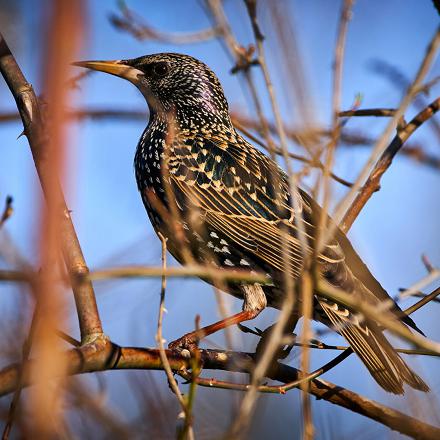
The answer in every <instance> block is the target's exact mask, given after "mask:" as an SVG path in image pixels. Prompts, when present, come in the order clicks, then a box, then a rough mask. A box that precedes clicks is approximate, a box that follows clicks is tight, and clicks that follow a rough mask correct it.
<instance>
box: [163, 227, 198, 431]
mask: <svg viewBox="0 0 440 440" xmlns="http://www.w3.org/2000/svg"><path fill="white" fill-rule="evenodd" d="M158 235H159V238H160V241H161V243H162V283H161V288H160V304H159V316H158V318H157V332H156V343H157V346H158V348H159V356H160V359H161V361H162V365H163V369H164V371H165V374H166V376H167V379H168V384H169V385H170V388H171V389H172V391H173V393H174V394H175V396H176V399H177V401H178V402H179V405H180V407H181V408H182V411H183V413H184V416H185V431H186V433H187V434H188V437H189V438H190V439H192V438H194V433H193V430H192V426H191V421H190V414H188V408H187V405H186V402H185V400H184V398H183V396H182V393H181V392H180V389H179V385H178V384H177V381H176V379H175V378H174V374H173V370H172V369H171V366H170V362H169V361H168V357H167V354H166V352H165V347H164V340H163V336H162V322H163V313H164V309H165V290H166V275H165V272H166V268H167V260H166V254H167V238H165V237H164V236H163V235H162V234H161V233H159V234H158Z"/></svg>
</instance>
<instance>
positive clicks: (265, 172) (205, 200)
mask: <svg viewBox="0 0 440 440" xmlns="http://www.w3.org/2000/svg"><path fill="white" fill-rule="evenodd" d="M76 65H79V66H82V67H87V68H89V69H94V70H99V71H103V72H106V73H110V74H113V75H116V76H119V77H122V78H125V79H127V80H128V81H130V82H132V83H133V84H134V85H135V86H136V87H137V88H138V89H139V90H140V92H141V93H142V94H143V96H144V97H145V99H146V101H147V103H148V106H149V110H150V119H149V122H148V125H147V127H146V129H145V131H144V132H143V134H142V137H141V139H140V141H139V144H138V147H137V150H136V155H135V160H134V166H135V173H136V181H137V185H138V188H139V192H140V194H141V196H142V200H143V203H144V205H145V208H146V210H147V212H148V215H149V218H150V220H151V223H152V224H153V227H154V229H155V230H156V232H160V233H161V234H163V235H164V236H166V237H167V238H168V250H169V251H170V252H171V254H172V255H173V256H174V257H175V258H176V259H177V260H178V261H179V262H181V263H182V264H185V263H191V262H194V261H195V262H197V263H201V264H210V265H214V266H215V267H219V268H227V269H234V268H241V269H249V270H251V271H255V272H261V273H263V274H267V276H268V277H269V278H270V280H271V281H270V283H269V284H258V283H250V282H248V283H246V282H235V283H234V282H228V283H227V285H226V286H225V290H226V291H227V292H228V293H230V294H232V295H234V296H236V297H238V298H241V299H243V310H242V312H240V313H238V314H236V315H233V316H232V317H230V318H227V319H225V320H222V321H219V322H217V323H215V324H212V325H210V326H207V327H204V328H203V329H202V333H200V334H202V335H203V336H206V335H208V334H211V333H213V332H215V331H217V330H219V329H222V328H224V327H226V326H228V325H232V324H238V323H240V322H243V321H246V320H250V319H253V318H255V317H256V316H257V315H258V314H259V313H260V312H261V311H262V310H263V309H264V308H265V307H266V306H271V307H275V308H280V307H281V306H282V303H283V298H284V297H285V289H284V287H283V286H284V284H285V283H284V280H285V276H286V274H287V276H290V277H291V278H292V279H293V280H296V279H298V277H300V275H301V272H302V270H303V268H304V264H305V258H306V256H307V255H310V254H311V252H312V249H313V247H314V240H315V234H316V233H315V231H316V228H317V222H318V219H319V218H320V214H321V208H320V206H319V205H318V204H317V203H316V202H315V201H314V200H313V199H312V198H311V197H310V196H309V195H308V194H307V193H305V192H304V191H302V190H301V189H298V191H297V192H296V193H294V194H292V193H291V191H290V189H289V183H288V178H287V175H286V174H285V173H284V171H283V170H282V169H281V168H280V167H279V166H278V165H277V164H276V163H275V162H274V161H272V160H271V159H269V158H268V157H267V156H265V155H264V154H263V153H262V152H260V151H259V150H258V149H256V148H254V147H253V146H252V145H251V144H250V143H249V142H248V141H247V140H245V139H244V138H243V137H242V136H240V134H239V133H237V131H236V130H235V128H234V126H233V124H232V122H231V118H230V115H229V109H228V103H227V100H226V98H225V95H224V92H223V89H222V86H221V84H220V82H219V80H218V78H217V77H216V75H215V74H214V73H213V72H212V70H211V69H210V68H209V67H208V66H206V65H205V64H204V63H202V62H200V61H198V60H197V59H195V58H192V57H190V56H187V55H181V54H175V53H160V54H154V55H147V56H143V57H140V58H135V59H129V60H118V61H85V62H80V63H76ZM293 207H295V208H293ZM329 221H330V222H331V220H330V219H329ZM301 235H302V237H301ZM304 243H305V244H306V247H307V249H306V250H304ZM316 264H317V266H318V268H319V271H320V274H321V275H322V277H323V279H325V280H327V282H329V283H330V284H331V285H333V286H336V287H338V288H340V289H343V290H344V291H346V292H348V293H350V294H353V295H357V296H358V297H360V298H362V299H363V300H364V301H367V302H369V303H370V304H373V305H375V304H379V303H381V302H383V301H392V300H391V298H390V297H389V295H388V294H387V293H386V291H385V290H384V289H383V288H382V287H381V285H380V284H379V282H378V281H377V280H376V279H375V278H374V277H373V275H372V274H371V273H370V271H369V270H368V268H367V267H366V266H365V264H364V263H363V262H362V261H361V259H360V257H359V256H358V255H357V253H356V252H355V251H354V249H353V247H352V246H351V244H350V242H349V240H348V239H347V237H346V236H345V235H344V233H343V232H342V231H341V230H339V229H338V228H336V233H335V235H334V238H333V239H332V240H331V241H329V242H328V243H327V245H326V246H325V247H324V248H323V249H322V251H321V252H320V254H319V255H318V257H317V262H316ZM313 301H314V303H313V305H314V319H316V320H318V321H320V322H322V323H324V324H326V325H327V326H329V327H331V328H333V329H335V330H336V331H337V332H338V333H340V334H341V335H342V336H343V337H344V338H345V339H346V340H347V341H348V343H349V344H350V346H351V347H352V349H353V351H354V352H355V353H356V354H357V355H358V356H359V357H360V359H361V360H362V362H363V363H364V364H365V366H366V367H367V368H368V370H369V371H370V373H371V375H372V376H373V377H374V379H375V380H376V381H377V382H378V384H379V385H380V386H381V387H382V388H384V389H385V390H387V391H389V392H392V393H395V394H403V392H404V389H403V384H404V383H407V384H409V385H410V386H411V387H413V388H415V389H417V390H421V391H428V386H427V385H426V384H425V383H424V382H423V380H422V379H421V378H420V377H419V376H418V375H417V374H415V373H414V372H413V371H412V370H411V369H410V368H409V367H408V366H407V364H406V363H405V362H404V361H403V359H402V358H401V357H400V356H399V354H398V353H397V352H396V351H395V350H394V348H393V347H392V346H391V344H390V343H389V342H388V340H387V339H386V338H385V336H384V335H383V333H382V330H381V328H380V326H379V325H378V324H377V323H376V322H375V321H373V320H371V319H366V318H365V319H360V318H359V316H358V315H357V314H355V313H352V311H351V310H349V309H347V308H346V307H344V306H342V305H340V304H337V303H334V302H331V301H328V300H326V299H324V298H323V297H321V296H320V295H319V292H315V294H314V298H313ZM299 309H300V307H296V311H293V312H292V313H297V310H299ZM393 312H394V314H395V316H396V322H399V323H400V324H401V325H402V327H403V326H406V325H408V326H410V327H412V328H413V329H415V330H417V331H419V330H418V328H417V326H416V325H415V323H414V322H413V321H412V319H410V318H409V317H408V316H405V315H404V314H403V312H402V311H401V310H400V309H399V307H398V306H397V304H395V303H394V305H393ZM200 334H199V335H200ZM194 340H195V335H194V333H189V334H187V335H185V336H184V337H182V338H181V339H179V340H178V341H176V342H175V343H172V344H171V347H172V348H182V347H184V346H188V345H191V344H192V343H194Z"/></svg>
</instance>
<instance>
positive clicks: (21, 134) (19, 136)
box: [17, 130, 26, 141]
mask: <svg viewBox="0 0 440 440" xmlns="http://www.w3.org/2000/svg"><path fill="white" fill-rule="evenodd" d="M22 136H26V133H25V132H24V130H23V131H22V132H21V133H20V134H19V135H18V136H17V141H18V140H19V139H20V138H21V137H22Z"/></svg>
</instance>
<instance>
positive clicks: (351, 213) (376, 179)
mask: <svg viewBox="0 0 440 440" xmlns="http://www.w3.org/2000/svg"><path fill="white" fill-rule="evenodd" d="M439 108H440V98H437V99H435V100H434V101H433V102H431V104H429V105H428V107H426V108H425V109H423V110H422V111H421V112H420V113H419V114H417V115H416V116H415V117H414V118H413V119H412V121H411V122H409V123H408V124H406V125H405V126H404V127H403V128H401V129H400V130H399V131H398V133H397V134H396V136H395V137H394V139H393V140H392V141H391V143H390V144H389V145H388V147H387V149H386V150H385V151H384V152H383V154H382V156H381V157H380V159H379V160H378V162H377V163H376V165H375V166H374V168H373V170H372V171H371V173H370V176H369V177H368V179H367V181H366V182H365V184H364V186H363V187H362V189H361V190H360V192H359V193H358V195H357V196H356V198H355V199H354V201H353V203H352V205H351V206H350V208H349V210H348V211H347V212H346V214H345V216H344V218H343V220H342V222H341V225H340V226H341V229H342V230H343V231H347V230H348V229H350V227H351V225H352V224H353V222H354V220H355V219H356V217H357V216H358V215H359V213H360V212H361V210H362V208H363V207H364V206H365V204H366V203H367V202H368V200H369V199H370V197H371V196H372V195H373V193H374V192H375V191H377V190H378V189H379V188H380V179H381V178H382V176H383V174H384V173H385V171H386V170H387V169H388V168H389V167H390V165H391V163H392V161H393V159H394V156H395V155H396V154H397V153H398V152H399V150H400V149H401V147H402V145H403V144H404V143H405V141H406V140H407V139H408V138H409V137H410V136H411V135H412V134H413V133H414V132H415V131H416V130H417V128H419V127H420V126H421V125H422V124H423V123H424V122H426V121H427V120H428V119H429V118H431V117H432V116H433V115H435V113H437V111H438V110H439Z"/></svg>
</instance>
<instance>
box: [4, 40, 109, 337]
mask: <svg viewBox="0 0 440 440" xmlns="http://www.w3.org/2000/svg"><path fill="white" fill-rule="evenodd" d="M0 72H1V73H2V75H3V77H4V78H5V81H6V83H7V85H8V87H9V89H10V90H11V92H12V95H13V96H14V98H15V101H16V104H17V108H18V110H19V112H20V116H21V119H22V121H23V127H24V133H25V135H26V137H27V138H28V141H29V146H30V148H31V152H32V156H33V158H34V162H35V167H36V170H37V173H38V176H39V178H40V182H41V186H42V188H43V192H44V194H45V196H46V197H47V194H48V193H49V191H50V192H51V193H52V194H55V197H54V199H55V200H57V206H55V207H54V209H56V210H57V214H58V217H59V221H60V234H61V236H62V237H63V240H62V251H63V256H64V260H65V263H66V266H67V268H68V271H69V274H70V275H71V277H72V279H75V278H76V277H77V276H78V275H81V274H87V273H88V271H89V270H88V268H87V265H86V263H85V260H84V256H83V253H82V250H81V246H80V244H79V241H78V237H77V235H76V232H75V229H74V226H73V223H72V219H71V217H70V213H69V210H68V208H67V205H66V202H65V199H64V195H63V193H62V189H61V186H60V184H59V181H58V180H57V179H53V178H52V175H53V170H52V169H51V168H50V163H49V161H48V158H47V154H46V152H47V149H46V143H47V139H46V138H45V134H44V129H43V121H42V119H41V113H40V108H39V105H38V100H37V97H36V95H35V93H34V91H33V88H32V86H31V85H30V84H29V83H28V82H27V81H26V78H25V77H24V76H23V73H22V72H21V70H20V68H19V66H18V64H17V62H16V61H15V58H14V56H13V55H12V53H11V51H10V49H9V47H8V45H7V44H6V41H5V40H4V38H3V36H2V35H1V34H0ZM72 289H73V294H74V297H75V302H76V308H77V313H78V319H79V326H80V330H81V339H82V341H83V342H85V341H87V340H88V339H89V338H93V337H94V335H96V334H102V325H101V320H100V318H99V314H98V309H97V306H96V299H95V293H94V290H93V286H92V283H91V282H90V281H88V280H85V281H83V282H81V283H76V282H72Z"/></svg>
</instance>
